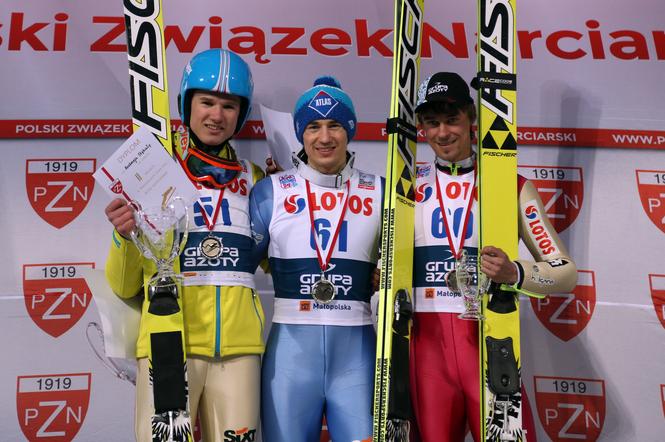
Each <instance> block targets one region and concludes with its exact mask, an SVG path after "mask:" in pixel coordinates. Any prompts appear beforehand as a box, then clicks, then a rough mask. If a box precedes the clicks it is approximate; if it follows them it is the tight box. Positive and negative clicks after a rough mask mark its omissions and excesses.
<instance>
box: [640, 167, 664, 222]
mask: <svg viewBox="0 0 665 442" xmlns="http://www.w3.org/2000/svg"><path fill="white" fill-rule="evenodd" d="M635 174H636V175H637V190H638V191H639V193H640V201H641V202H642V208H643V209H644V211H645V212H646V214H647V216H648V217H649V219H650V220H651V222H652V223H654V225H655V226H656V227H658V228H659V229H660V230H662V231H663V232H665V171H662V170H636V171H635Z"/></svg>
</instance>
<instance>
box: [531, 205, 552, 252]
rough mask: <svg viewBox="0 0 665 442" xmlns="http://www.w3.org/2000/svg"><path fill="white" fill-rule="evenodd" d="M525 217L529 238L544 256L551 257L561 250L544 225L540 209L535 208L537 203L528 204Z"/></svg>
mask: <svg viewBox="0 0 665 442" xmlns="http://www.w3.org/2000/svg"><path fill="white" fill-rule="evenodd" d="M524 216H525V217H526V218H527V220H528V222H527V226H528V230H529V236H531V239H532V240H533V242H535V243H536V244H537V245H538V248H539V249H540V253H542V254H543V255H550V254H552V253H556V252H558V251H559V250H558V249H557V247H556V245H555V244H554V241H553V240H552V237H551V236H550V233H549V231H548V230H547V228H546V227H545V225H544V223H543V219H542V217H541V216H540V212H539V211H538V208H537V207H536V206H535V202H533V201H532V202H529V203H527V206H526V209H524Z"/></svg>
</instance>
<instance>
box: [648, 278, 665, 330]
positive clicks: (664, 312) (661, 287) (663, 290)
mask: <svg viewBox="0 0 665 442" xmlns="http://www.w3.org/2000/svg"><path fill="white" fill-rule="evenodd" d="M649 288H650V290H651V300H652V301H653V308H654V309H656V316H658V319H659V320H660V323H661V324H662V326H663V327H665V275H649Z"/></svg>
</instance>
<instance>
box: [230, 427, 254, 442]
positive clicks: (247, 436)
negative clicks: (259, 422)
mask: <svg viewBox="0 0 665 442" xmlns="http://www.w3.org/2000/svg"><path fill="white" fill-rule="evenodd" d="M255 440H256V430H255V429H251V430H250V429H249V428H247V427H245V428H241V429H240V430H226V431H225V432H224V442H254V441H255Z"/></svg>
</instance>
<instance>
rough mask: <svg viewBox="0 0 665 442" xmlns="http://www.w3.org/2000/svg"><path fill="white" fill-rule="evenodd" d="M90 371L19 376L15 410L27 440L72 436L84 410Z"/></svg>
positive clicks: (54, 441) (57, 441) (58, 440)
mask: <svg viewBox="0 0 665 442" xmlns="http://www.w3.org/2000/svg"><path fill="white" fill-rule="evenodd" d="M90 382H91V374H90V373H76V374H61V375H55V374H54V375H38V376H19V377H18V378H17V382H16V414H17V417H18V421H19V425H20V426H21V431H23V434H24V435H25V437H26V439H27V440H29V441H38V440H48V441H49V442H66V441H71V440H74V438H75V436H76V434H77V433H78V431H79V430H80V429H81V425H82V424H83V421H84V420H85V416H86V414H87V412H88V403H89V401H90Z"/></svg>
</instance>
